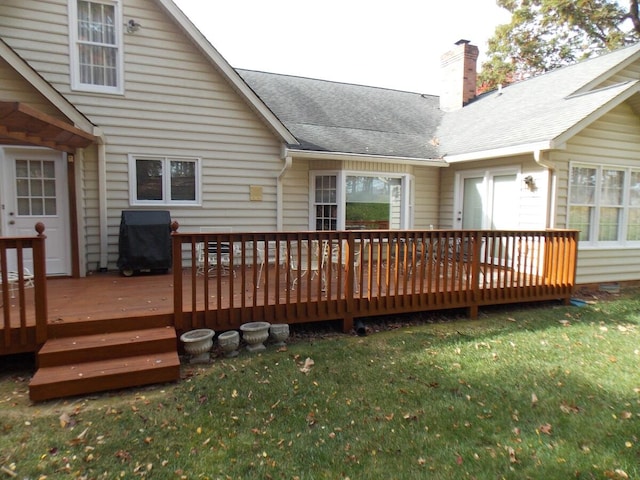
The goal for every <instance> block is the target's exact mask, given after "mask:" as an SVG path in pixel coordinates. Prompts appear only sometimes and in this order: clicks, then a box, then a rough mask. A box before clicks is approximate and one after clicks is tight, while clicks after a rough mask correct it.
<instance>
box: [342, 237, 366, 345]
mask: <svg viewBox="0 0 640 480" xmlns="http://www.w3.org/2000/svg"><path fill="white" fill-rule="evenodd" d="M355 248H356V242H355V235H354V234H353V233H349V234H348V235H347V251H346V252H344V251H343V252H341V254H342V255H345V256H346V257H345V259H344V265H345V274H346V276H347V278H346V281H345V285H346V287H345V292H344V295H345V300H346V304H347V308H346V312H345V315H344V318H343V319H342V331H343V332H345V333H348V332H350V331H351V330H353V311H354V310H355V302H354V295H355V281H356V278H355V269H354V267H353V265H354V260H355V259H354V252H355ZM360 248H362V245H361V246H360ZM363 253H364V252H362V251H361V252H360V255H361V257H360V261H362V255H363ZM339 263H340V262H339ZM338 268H340V265H338Z"/></svg>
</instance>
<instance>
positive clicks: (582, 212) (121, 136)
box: [0, 0, 640, 283]
mask: <svg viewBox="0 0 640 480" xmlns="http://www.w3.org/2000/svg"><path fill="white" fill-rule="evenodd" d="M477 54H478V51H477V48H476V47H474V46H473V45H471V44H469V43H468V42H466V41H461V42H458V44H457V45H456V46H455V48H454V49H453V50H452V51H451V52H449V53H448V54H446V55H445V56H443V71H446V72H447V73H446V76H445V78H446V81H445V82H444V84H445V86H446V88H444V89H443V92H442V95H441V96H434V95H423V94H419V93H410V92H399V91H394V90H387V89H380V88H373V87H364V86H358V85H347V84H340V83H335V82H326V81H320V80H313V79H304V78H296V77H290V76H285V75H275V74H269V73H262V72H252V71H246V70H242V71H238V70H235V69H234V68H232V67H231V66H230V65H229V64H228V63H227V62H226V61H225V59H224V58H222V56H221V55H220V54H219V53H218V52H217V51H216V50H215V48H214V46H212V45H211V44H210V43H209V42H208V41H207V40H206V39H205V38H204V37H203V35H202V34H201V33H200V32H199V31H198V30H197V29H196V28H195V27H194V25H193V24H192V23H191V22H190V20H189V19H188V18H187V17H186V16H185V15H184V14H183V13H182V12H181V11H180V9H179V8H178V7H177V6H176V5H175V4H174V3H173V2H172V1H171V0H45V1H42V0H40V1H36V0H20V1H18V0H5V1H4V2H2V3H1V4H0V169H2V175H1V178H2V180H1V181H0V202H1V204H2V209H1V210H0V235H2V236H13V235H22V234H31V233H32V232H33V225H34V224H35V223H36V222H38V221H42V222H43V223H44V224H45V225H46V232H45V233H46V234H47V237H48V241H47V254H48V257H47V270H48V272H49V274H50V275H70V276H83V275H86V274H87V273H89V272H93V271H99V270H107V269H115V268H116V262H117V258H118V232H119V223H120V218H121V212H122V211H123V210H127V209H136V210H145V209H154V210H169V211H170V213H171V216H172V218H175V219H177V220H179V222H180V225H181V227H180V229H181V231H199V229H200V228H201V227H207V226H218V227H221V226H224V227H227V228H231V229H233V230H234V231H281V230H288V231H292V230H308V229H361V228H362V229H370V228H391V229H428V228H456V229H460V228H474V229H477V228H500V229H520V230H524V229H544V228H556V227H558V228H560V227H571V228H579V229H580V230H581V231H582V234H581V243H580V257H579V265H578V277H577V279H578V282H579V283H591V282H600V281H625V280H635V279H638V278H639V275H638V273H637V272H638V271H640V269H639V268H638V267H639V266H640V265H639V264H640V255H638V253H640V250H639V249H640V227H639V225H640V215H639V214H638V213H639V212H638V207H637V205H638V203H639V202H638V199H639V198H640V197H638V193H636V192H637V191H638V189H637V188H635V187H637V185H640V166H638V165H637V164H638V160H639V159H640V158H639V157H640V119H639V118H638V114H639V113H640V111H639V110H638V106H639V105H640V104H639V103H638V101H639V98H640V97H639V96H638V83H639V82H638V80H639V78H640V46H638V45H636V46H632V47H629V48H625V49H622V50H619V51H616V52H613V53H611V54H608V55H604V56H602V57H599V58H596V59H593V60H588V61H585V62H582V63H580V64H577V65H574V66H571V67H566V68H564V69H561V70H558V71H555V72H551V73H549V74H547V75H544V76H541V77H538V78H534V79H531V80H527V81H524V82H521V83H519V84H515V85H511V86H508V87H505V88H503V89H501V90H499V91H497V92H490V93H487V94H485V95H482V96H480V97H478V98H475V97H474V95H475V63H476V58H477ZM636 258H638V259H639V260H637V261H636V260H634V259H636Z"/></svg>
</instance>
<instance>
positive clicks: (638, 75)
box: [596, 62, 640, 88]
mask: <svg viewBox="0 0 640 480" xmlns="http://www.w3.org/2000/svg"><path fill="white" fill-rule="evenodd" d="M629 80H640V63H639V62H634V63H632V64H630V65H628V66H627V67H625V68H624V69H622V70H620V71H619V72H617V73H616V74H615V75H612V76H611V77H609V78H607V80H606V81H604V82H602V83H601V84H600V85H598V87H596V88H601V87H608V86H610V85H615V84H616V83H621V82H628V81H629Z"/></svg>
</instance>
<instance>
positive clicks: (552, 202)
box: [533, 150, 558, 228]
mask: <svg viewBox="0 0 640 480" xmlns="http://www.w3.org/2000/svg"><path fill="white" fill-rule="evenodd" d="M548 153H549V152H547V151H542V150H535V151H534V152H533V159H534V160H535V162H536V163H537V164H538V165H540V166H541V167H542V168H546V169H547V170H548V171H549V192H548V194H547V195H548V196H547V222H546V227H545V228H555V224H556V190H557V188H558V177H557V175H556V170H555V165H554V164H553V162H551V161H550V160H549V159H548Z"/></svg>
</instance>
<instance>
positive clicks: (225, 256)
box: [196, 227, 241, 277]
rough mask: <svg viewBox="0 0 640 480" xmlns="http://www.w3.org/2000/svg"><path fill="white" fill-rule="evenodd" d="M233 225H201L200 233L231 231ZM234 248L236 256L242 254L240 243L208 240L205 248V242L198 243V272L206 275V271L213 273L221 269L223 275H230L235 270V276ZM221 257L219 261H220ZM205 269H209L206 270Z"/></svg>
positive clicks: (234, 273)
mask: <svg viewBox="0 0 640 480" xmlns="http://www.w3.org/2000/svg"><path fill="white" fill-rule="evenodd" d="M229 232H231V227H200V233H229ZM232 248H233V255H234V257H236V258H238V257H239V256H240V255H241V251H240V245H235V244H234V245H233V247H232V245H230V244H229V242H211V241H210V242H207V247H206V249H205V244H204V243H198V244H197V245H196V254H197V259H196V273H197V274H199V275H204V274H205V273H206V274H208V275H211V274H212V273H214V272H216V271H217V270H220V274H221V275H229V273H231V272H233V276H234V277H235V275H236V272H235V270H234V268H233V267H234V265H231V250H232ZM218 258H219V261H218ZM234 263H235V262H234ZM205 269H206V270H207V271H206V272H205Z"/></svg>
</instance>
